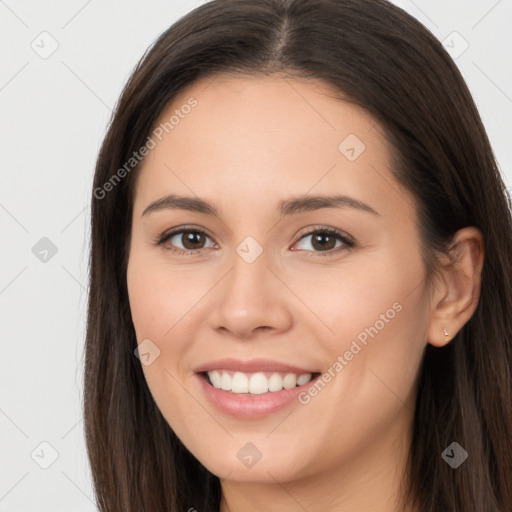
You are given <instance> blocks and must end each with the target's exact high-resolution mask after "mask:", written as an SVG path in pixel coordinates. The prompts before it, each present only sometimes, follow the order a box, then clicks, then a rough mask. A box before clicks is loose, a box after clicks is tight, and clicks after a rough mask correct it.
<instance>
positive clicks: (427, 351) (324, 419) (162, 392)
mask: <svg viewBox="0 0 512 512" xmlns="http://www.w3.org/2000/svg"><path fill="white" fill-rule="evenodd" d="M508 200H509V199H508V197H507V194H506V189H505V186H504V183H503V180H502V178H501V176H500V174H499V171H498V168H497V165H496V162H495V160H494V157H493V153H492V150H491V147H490V144H489V141H488V138H487V136H486V133H485V129H484V127H483V125H482V122H481V119H480V117H479V115H478V112H477V110H476V107H475V105H474V102H473V100H472V98H471V96H470V93H469V91H468V89H467V87H466V85H465V83H464V81H463V79H462V77H461V75H460V73H459V71H458V70H457V68H456V66H455V65H454V63H453V62H452V60H451V59H450V57H449V56H448V55H447V53H446V52H445V51H444V49H443V47H442V45H441V44H440V43H439V42H438V41H437V40H436V39H435V38H434V37H433V36H432V35H431V34H430V32H428V31H427V30H426V29H425V28H424V27H423V26H422V25H421V24H420V23H419V22H417V21H416V20H415V19H413V18H412V17H411V16H409V15H407V14H406V13H405V12H403V11H402V10H401V9H399V8H397V7H395V6H393V5H392V4H389V3H387V2H383V1H380V0H363V1H360V0H358V1H353V0H323V1H322V0H289V1H286V0H251V1H250V2H248V1H246V0H214V1H212V2H209V3H207V4H205V5H203V6H201V7H199V8H197V9H195V10H194V11H192V12H191V13H189V14H188V15H187V16H185V17H183V18H182V19H180V20H179V21H178V22H177V23H175V24H174V25H173V26H172V27H171V28H170V29H169V30H167V31H166V32H165V33H164V34H162V36H161V37H160V38H159V39H158V40H157V41H156V42H155V44H154V45H153V46H152V48H151V49H150V50H149V51H148V52H147V54H146V55H145V56H144V58H143V59H142V60H141V62H140V63H139V65H138V66H137V68H136V69H135V71H134V73H133V75H132V77H131V78H130V80H129V82H128V84H127V85H126V87H125V90H124V91H123V93H122V96H121V98H120V101H119V103H118V106H117V108H116V112H115V114H114V117H113V119H112V122H111V125H110V127H109V130H108V133H107V135H106V138H105V140H104V143H103V146H102V149H101V152H100V155H99V158H98V162H97V167H96V173H95V178H94V190H93V199H92V201H93V204H92V237H91V261H90V298H89V299H90V300H89V316H88V328H87V343H86V362H85V403H84V408H85V423H86V435H87V447H88V453H89V458H90V462H91V468H92V474H93V478H94V484H95V489H96V494H97V498H98V504H99V507H100V509H101V510H102V511H105V512H106V511H114V510H115V511H118V510H123V511H132V510H133V511H135V510H137V511H139V510H147V511H150V510H151V511H163V510H173V511H174V510H176V511H178V510H189V511H192V510H197V511H204V510H208V511H218V510H220V511H221V512H228V511H244V512H245V511H251V510H280V511H283V510H284V511H288V510H290V511H291V510H308V511H311V512H312V511H316V510H322V511H324V510H332V511H349V510H350V511H353V510H379V511H384V512H387V511H390V512H391V511H393V512H394V511H399V510H401V511H402V510H403V511H414V512H426V511H431V512H434V511H435V512H437V511H461V510H464V511H466V510H467V511H470V510H471V511H473V510H474V511H478V512H484V511H485V512H487V511H489V512H491V511H492V512H497V511H508V510H512V465H511V461H512V435H511V433H512V393H511V390H512V384H511V375H510V368H511V363H512V355H511V346H512V334H511V333H512V296H511V292H510V289H511V284H512V256H511V255H512V222H511V215H510V204H509V203H508ZM319 256H321V257H319Z"/></svg>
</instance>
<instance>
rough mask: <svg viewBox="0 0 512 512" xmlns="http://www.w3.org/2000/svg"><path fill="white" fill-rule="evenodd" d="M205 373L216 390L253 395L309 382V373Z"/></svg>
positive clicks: (222, 371)
mask: <svg viewBox="0 0 512 512" xmlns="http://www.w3.org/2000/svg"><path fill="white" fill-rule="evenodd" d="M207 373H208V377H209V378H210V381H211V383H212V384H213V386H214V387H215V388H217V389H223V390H224V391H231V392H232V393H251V394H253V395H261V394H263V393H267V392H275V391H281V390H282V389H283V388H284V389H292V388H294V387H296V386H302V385H304V384H306V383H308V382H309V381H310V380H311V373H303V374H300V375H297V374H295V373H278V372H273V373H267V374H265V373H263V372H256V373H244V372H234V373H233V372H229V371H226V370H212V371H209V372H207ZM232 374H233V375H232Z"/></svg>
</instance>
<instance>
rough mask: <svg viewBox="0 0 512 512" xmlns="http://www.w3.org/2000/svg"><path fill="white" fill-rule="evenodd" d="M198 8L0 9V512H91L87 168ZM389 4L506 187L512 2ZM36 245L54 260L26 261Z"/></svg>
mask: <svg viewBox="0 0 512 512" xmlns="http://www.w3.org/2000/svg"><path fill="white" fill-rule="evenodd" d="M248 1H250V0H248ZM201 3H203V2H201V1H193V0H189V1H188V0H179V1H167V2H164V1H157V0H151V1H144V2H143V1H142V0H139V1H133V0H132V1H125V2H113V1H110V2H107V1H103V2H100V1H99V0H89V1H85V0H76V1H68V2H64V1H60V2H58V1H39V2H38V1H35V0H31V1H25V2H23V1H18V2H16V1H15V0H0V48H1V66H0V109H1V110H0V126H1V132H0V133H1V138H0V170H1V178H2V181H1V188H0V229H1V246H0V247H1V248H2V250H1V266H0V308H1V321H2V324H1V325H2V328H1V329H2V341H1V343H2V345H1V347H2V351H1V358H0V511H2V512H14V511H16V512H28V511H37V512H45V511H52V512H54V511H63V512H64V511H65V512H69V511H70V510H73V511H76V512H78V511H88V512H89V511H96V510H97V509H96V507H95V505H94V500H93V493H92V487H91V479H90V472H89V466H88V462H87V458H86V454H85V444H84V437H83V422H82V420H81V396H82V394H81V393H82V355H83V343H84V332H85V318H86V303H87V297H86V285H87V258H88V237H89V226H88V223H89V212H90V209H89V197H90V190H91V184H92V175H93V168H94V163H95V159H96V156H97V152H98V149H99V146H100V142H101V140H102V138H103V136H104V133H105V128H106V125H107V121H108V119H109V116H110V114H111V109H112V108H113V106H114V105H115V102H116V100H117V98H118V96H119V94H120V92H121V89H122V86H123V84H124V83H125V81H126V79H127V77H128V76H129V74H130V72H131V71H132V69H133V67H134V66H135V64H136V62H137V60H138V59H139V57H140V56H141V55H142V53H143V52H144V50H145V49H146V48H147V47H148V46H149V45H150V44H151V43H152V42H153V41H154V40H155V38H156V37H157V36H158V35H159V34H160V33H161V32H162V31H164V30H165V29H166V28H167V27H168V26H170V25H171V24H172V23H173V22H174V21H175V20H177V19H178V18H179V17H180V16H182V15H183V14H185V13H187V12H188V11H190V10H192V9H193V8H195V7H196V6H198V5H200V4H201ZM395 3H396V4H397V5H399V6H401V7H403V8H404V9H406V10H407V11H408V12H410V13H411V14H412V15H414V16H415V17H417V18H418V19H419V20H420V21H421V22H423V23H424V24H425V25H426V26H427V27H428V28H429V29H430V30H431V31H432V32H433V33H434V34H435V35H436V36H437V37H438V38H439V39H440V40H442V41H447V43H446V44H447V45H448V46H451V47H452V48H451V50H450V51H451V52H452V54H453V56H454V57H455V60H456V63H457V65H458V66H459V68H460V69H461V71H462V73H463V75H464V77H465V78H466V80H467V83H468V85H469V88H470V89H471V91H472V93H473V95H474V98H475V100H476V103H477V105H478V107H479V109H480V113H481V115H482V117H483V120H484V123H485V125H486V128H487V130H488V133H489V136H490V138H491V142H492V145H493V148H494V151H495V154H496V157H497V159H498V162H499V164H500V166H501V169H502V172H503V175H504V177H505V180H506V182H507V184H508V185H509V188H511V187H510V185H511V184H512V165H511V164H512V149H511V147H512V144H511V135H512V122H511V116H512V68H511V61H510V56H509V49H510V48H511V47H512V31H511V30H510V27H511V22H512V0H500V1H498V0H473V1H463V0H456V1H455V0H450V1H446V0H416V1H412V0H396V1H395ZM45 31H46V32H47V33H48V34H50V35H44V34H43V35H40V34H41V33H42V32H45ZM454 31H455V32H457V33H458V34H453V32H454ZM56 44H58V47H57V49H56V50H55V52H54V53H53V54H51V55H50V56H47V55H46V54H45V52H49V51H50V50H51V49H52V45H56ZM466 44H467V45H468V48H467V49H466V50H465V51H463V50H464V49H465V46H466ZM33 48H34V49H33ZM461 52H462V53H461ZM459 54H460V55H459ZM42 57H46V58H42ZM43 237H47V238H48V239H49V240H51V242H52V244H54V246H55V247H56V249H57V252H56V254H54V255H52V252H51V250H50V252H48V253H47V254H46V253H44V250H45V248H46V249H47V246H45V245H44V244H45V243H46V244H47V242H40V244H42V245H41V246H39V245H37V246H36V249H35V250H34V252H35V253H36V254H34V252H33V250H32V249H33V247H34V246H35V245H36V244H37V243H38V242H39V241H40V239H41V238H43ZM45 258H46V261H44V259H45ZM41 259H42V260H43V261H41ZM42 442H46V443H49V444H50V445H51V447H52V448H50V447H49V446H48V445H46V444H43V445H41V443H42ZM53 450H55V451H56V453H58V457H57V458H56V459H55V461H53V458H54V457H55V455H54V452H53ZM52 462H53V463H52ZM50 463H52V464H51V465H50V466H49V467H48V468H47V469H43V468H42V467H41V465H42V466H45V465H48V464H50Z"/></svg>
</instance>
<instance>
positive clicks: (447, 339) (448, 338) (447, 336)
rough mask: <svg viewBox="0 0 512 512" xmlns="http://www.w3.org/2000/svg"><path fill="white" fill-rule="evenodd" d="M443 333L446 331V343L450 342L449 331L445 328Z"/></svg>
mask: <svg viewBox="0 0 512 512" xmlns="http://www.w3.org/2000/svg"><path fill="white" fill-rule="evenodd" d="M443 331H444V335H445V337H446V339H445V341H449V340H450V337H449V335H448V329H447V328H446V327H445V328H444V329H443Z"/></svg>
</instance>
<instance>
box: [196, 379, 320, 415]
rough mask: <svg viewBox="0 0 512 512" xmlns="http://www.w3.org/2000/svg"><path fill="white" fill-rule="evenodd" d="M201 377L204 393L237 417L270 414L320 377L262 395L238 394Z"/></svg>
mask: <svg viewBox="0 0 512 512" xmlns="http://www.w3.org/2000/svg"><path fill="white" fill-rule="evenodd" d="M196 375H197V377H198V378H199V382H200V384H201V387H202V388H203V391H204V394H205V395H206V397H207V398H208V400H210V402H211V403H212V404H213V405H214V406H215V407H216V408H217V409H218V410H219V411H220V412H222V413H224V414H228V415H230V416H235V417H237V418H244V419H257V418H263V417H265V416H269V415H270V414H273V413H275V412H277V411H279V410H281V409H283V408H285V407H286V406H287V405H290V404H291V403H292V402H294V401H296V400H297V397H298V395H299V394H300V393H301V392H303V391H305V390H306V389H307V388H309V387H310V386H311V385H312V384H314V383H315V382H316V380H317V379H318V378H319V377H320V375H318V376H317V377H315V378H314V379H311V380H310V381H309V382H307V383H306V384H303V385H302V386H296V387H294V388H292V389H282V390H281V391H272V392H267V393H262V394H261V395H247V394H237V393H232V392H231V391H224V390H223V389H218V388H215V387H214V386H212V385H211V384H209V383H208V382H207V381H206V379H205V377H204V376H203V375H202V374H201V373H197V374H196Z"/></svg>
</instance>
